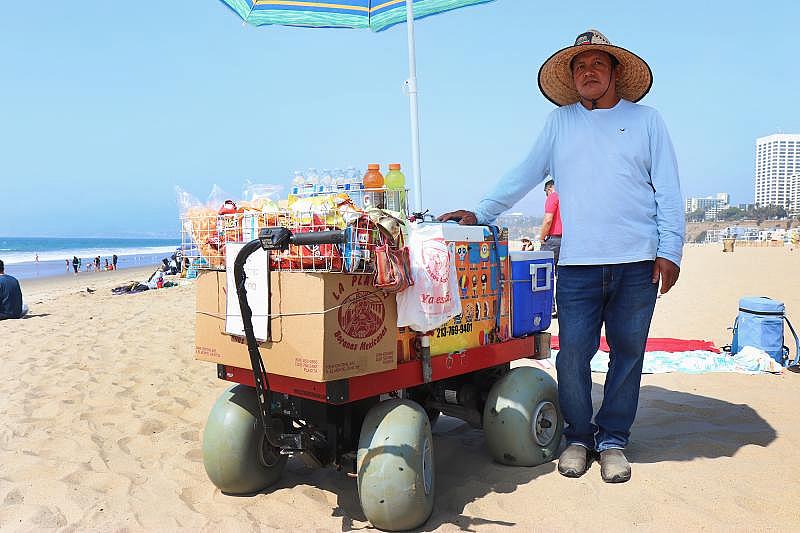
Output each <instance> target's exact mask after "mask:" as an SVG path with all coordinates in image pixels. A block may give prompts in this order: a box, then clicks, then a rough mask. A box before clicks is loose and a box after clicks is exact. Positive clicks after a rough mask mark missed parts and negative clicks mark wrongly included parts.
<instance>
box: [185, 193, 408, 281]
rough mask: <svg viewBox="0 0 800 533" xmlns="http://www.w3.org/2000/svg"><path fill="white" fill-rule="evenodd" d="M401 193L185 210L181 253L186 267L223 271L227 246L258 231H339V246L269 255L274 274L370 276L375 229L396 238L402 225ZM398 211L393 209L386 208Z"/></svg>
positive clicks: (403, 195)
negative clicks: (260, 208) (225, 210)
mask: <svg viewBox="0 0 800 533" xmlns="http://www.w3.org/2000/svg"><path fill="white" fill-rule="evenodd" d="M407 197H408V194H407V191H405V190H403V191H396V190H382V189H381V190H377V189H359V190H356V191H349V193H347V194H343V193H323V194H320V193H311V194H297V195H292V196H291V197H290V199H289V206H288V207H285V208H278V209H275V208H271V209H269V210H266V209H265V210H264V211H257V210H253V209H237V210H236V211H235V212H229V213H223V214H218V213H216V212H214V211H213V210H211V209H201V208H195V209H190V210H188V211H187V212H186V213H184V214H183V215H182V216H181V249H182V250H183V256H184V258H185V261H187V262H188V266H189V267H190V268H195V269H198V270H224V269H225V249H226V245H227V244H228V243H242V242H249V241H251V240H253V239H257V238H258V235H259V232H260V231H261V230H262V229H263V228H269V227H284V228H287V229H289V230H291V231H292V232H293V233H306V232H314V231H328V230H337V229H338V230H344V231H345V235H346V239H345V243H344V244H341V245H339V244H323V245H316V246H294V245H291V246H290V247H289V249H288V250H286V251H283V252H278V251H273V252H272V253H271V261H272V263H271V267H272V268H273V269H275V270H287V271H303V272H308V271H311V272H340V273H341V272H347V273H363V274H366V273H371V272H372V271H373V269H372V259H373V257H374V250H375V246H377V245H379V244H380V243H381V235H380V231H379V230H378V227H377V224H381V225H382V226H384V228H386V229H388V230H389V232H390V233H391V234H392V235H393V236H394V237H397V236H398V235H399V233H400V232H401V231H402V228H403V221H404V220H405V213H406V212H407V209H406V199H407ZM394 207H398V208H399V209H391V208H394Z"/></svg>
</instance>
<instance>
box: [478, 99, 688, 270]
mask: <svg viewBox="0 0 800 533" xmlns="http://www.w3.org/2000/svg"><path fill="white" fill-rule="evenodd" d="M548 175H550V176H552V177H553V179H554V180H555V182H556V190H558V193H559V196H560V199H561V205H560V209H561V220H562V224H563V229H564V233H563V238H562V241H561V258H560V259H559V265H602V264H618V263H632V262H636V261H647V260H653V259H655V258H656V257H663V258H665V259H669V260H670V261H672V262H673V263H675V264H676V265H680V262H681V256H682V251H683V250H682V249H683V236H684V212H683V202H682V197H681V191H680V181H679V178H678V163H677V160H676V158H675V150H674V149H673V147H672V141H671V140H670V138H669V133H668V132H667V128H666V126H665V125H664V121H663V120H662V119H661V115H659V113H658V111H656V110H655V109H653V108H650V107H647V106H643V105H638V104H634V103H632V102H629V101H627V100H620V101H619V103H618V104H617V105H616V106H614V107H613V108H610V109H595V110H593V111H590V110H588V109H586V108H585V107H583V106H582V105H581V104H580V103H576V104H573V105H569V106H564V107H560V108H558V109H556V110H554V111H553V112H552V113H550V115H549V116H548V118H547V120H546V122H545V125H544V128H543V129H542V132H541V134H540V135H539V138H538V139H537V140H536V143H535V144H534V145H533V148H532V149H531V151H530V153H529V154H528V156H527V157H526V158H525V160H524V161H522V163H520V164H519V165H518V166H517V167H516V168H514V169H512V170H511V171H510V172H509V173H508V174H506V175H505V176H504V177H503V178H502V179H501V180H500V182H499V183H498V184H497V186H496V187H495V188H494V190H493V191H492V192H491V193H489V195H488V196H486V197H485V198H484V199H483V200H481V202H480V204H479V205H478V208H477V209H476V210H475V214H476V215H477V217H478V222H479V223H480V224H489V223H491V222H493V221H494V220H495V219H496V218H497V216H498V215H500V214H501V213H503V212H504V211H507V210H508V209H511V207H513V205H514V204H515V203H517V202H518V201H519V200H520V199H522V197H523V196H525V194H527V193H528V191H530V190H531V189H533V188H534V187H536V186H537V185H538V184H539V183H541V182H542V181H543V180H544V179H545V177H547V176H548Z"/></svg>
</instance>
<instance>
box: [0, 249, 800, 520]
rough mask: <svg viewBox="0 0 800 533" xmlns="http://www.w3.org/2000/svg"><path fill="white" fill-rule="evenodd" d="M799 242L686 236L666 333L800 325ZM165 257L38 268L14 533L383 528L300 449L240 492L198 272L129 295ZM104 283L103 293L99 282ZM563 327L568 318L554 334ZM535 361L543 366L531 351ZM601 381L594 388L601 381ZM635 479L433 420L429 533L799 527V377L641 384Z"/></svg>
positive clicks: (12, 502) (687, 335)
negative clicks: (496, 444)
mask: <svg viewBox="0 0 800 533" xmlns="http://www.w3.org/2000/svg"><path fill="white" fill-rule="evenodd" d="M798 272H800V252H796V253H795V254H794V255H792V254H790V253H789V252H788V251H787V250H784V249H782V248H772V249H769V248H763V249H737V250H736V251H735V252H734V253H733V254H724V253H722V251H721V246H719V247H717V246H714V247H687V248H686V250H685V261H684V265H683V270H682V273H681V278H680V281H679V282H678V285H677V286H676V288H675V289H674V290H673V291H672V292H670V293H669V294H667V295H665V296H663V297H661V298H660V299H659V301H658V304H657V308H656V316H655V319H654V323H653V326H652V329H651V336H653V337H676V338H682V339H707V340H712V341H714V342H715V343H716V344H717V345H722V344H727V343H729V342H730V332H729V331H728V330H727V329H726V328H728V327H729V326H731V325H732V323H733V319H734V317H735V315H736V312H737V302H738V299H739V298H740V297H741V296H747V295H759V296H760V295H765V296H771V297H774V298H777V299H781V300H783V301H784V302H785V303H786V307H787V310H788V313H789V316H790V317H791V318H793V319H794V321H795V324H797V325H800V276H799V275H798ZM149 273H150V268H144V269H130V270H124V271H117V272H108V273H97V274H93V275H86V274H82V275H80V276H77V277H75V276H62V277H57V278H51V279H44V280H36V281H24V282H23V283H22V286H23V291H24V296H25V301H26V302H27V303H29V304H30V306H31V316H29V317H28V318H26V319H24V320H14V321H4V322H0V335H2V339H3V342H2V343H0V360H2V361H3V365H2V369H0V415H1V416H0V529H2V530H3V531H17V530H20V531H33V530H40V529H42V528H58V529H60V530H66V531H75V530H100V531H125V530H130V531H172V530H192V531H197V530H201V531H220V530H221V531H242V530H301V531H350V530H354V529H368V528H369V523H368V522H367V521H366V519H365V517H364V515H363V513H362V512H361V509H360V507H359V504H358V495H357V489H356V483H355V481H354V480H353V479H351V478H348V477H347V476H346V475H345V473H343V472H336V471H333V470H330V469H322V470H309V469H307V468H305V467H304V466H303V464H302V463H301V462H300V461H298V460H290V462H289V465H288V467H287V469H286V472H285V474H284V476H283V478H282V480H281V481H280V482H279V483H278V484H277V485H276V486H274V487H272V488H270V489H268V490H266V491H264V492H263V493H261V494H257V495H254V496H247V497H233V496H226V495H223V494H221V493H220V492H219V490H217V489H216V488H215V487H214V486H213V484H212V483H211V482H210V481H209V480H208V478H207V477H206V474H205V471H204V469H203V464H202V453H201V436H202V431H203V427H204V423H205V419H206V417H207V415H208V412H209V410H210V408H211V406H212V404H213V403H214V401H215V399H216V398H217V396H218V395H219V394H220V393H221V392H222V391H223V390H224V389H225V388H226V387H227V385H228V384H227V383H226V382H223V381H221V380H219V379H217V378H216V374H215V367H214V365H212V364H209V363H202V362H197V361H195V360H194V359H193V351H194V347H193V342H194V319H195V310H194V285H193V284H192V282H186V283H185V284H184V285H182V286H180V287H176V288H170V289H163V290H157V291H147V292H144V293H141V294H136V295H127V296H112V295H111V292H110V289H111V288H112V287H113V286H116V285H119V284H121V283H122V282H125V281H127V280H137V279H142V278H146V277H147V276H148V274H149ZM87 288H90V289H92V290H93V292H89V291H87ZM557 329H558V328H557V325H554V327H553V328H551V331H553V332H554V333H556V332H557ZM522 364H530V363H529V362H523V363H522ZM603 378H604V376H603V375H602V374H594V375H593V379H594V382H595V385H596V387H595V389H596V391H595V392H596V399H597V400H599V398H600V394H601V393H602V385H603ZM642 382H643V383H642V392H641V401H640V408H639V414H638V418H637V421H636V424H635V425H634V428H633V430H632V431H633V435H632V442H631V445H630V447H629V449H628V452H629V453H628V456H629V458H630V460H631V462H632V463H633V479H632V480H631V481H630V482H628V483H625V484H621V485H608V484H605V483H603V482H602V481H601V479H600V472H599V466H598V465H597V464H594V465H593V466H592V468H591V470H590V472H588V473H587V474H586V475H585V476H583V477H582V478H580V479H568V478H565V477H562V476H561V475H559V474H558V472H557V471H556V465H555V463H554V462H553V463H549V464H545V465H542V466H539V467H535V468H512V467H507V466H502V465H499V464H496V463H494V462H493V461H492V460H491V458H490V456H489V454H488V451H487V450H486V446H485V443H484V439H483V435H482V432H481V431H479V430H475V429H472V428H470V427H469V426H468V425H466V424H465V423H462V422H461V421H460V420H457V419H453V418H442V419H441V420H440V421H439V423H438V424H437V425H436V427H435V429H434V440H435V442H434V446H435V455H436V475H437V486H436V491H437V492H436V505H435V508H434V512H433V516H432V517H431V518H430V520H429V521H428V522H427V523H426V525H425V526H424V530H438V531H459V530H461V531H510V530H520V531H523V530H527V531H531V530H546V531H573V530H611V529H621V530H631V529H640V528H645V529H647V530H667V529H669V530H687V529H688V530H701V529H702V530H740V531H742V530H782V531H786V530H800V508H798V506H797V505H795V504H793V503H791V502H792V500H793V498H794V497H795V495H796V494H798V493H800V454H799V453H798V452H797V450H798V449H800V409H798V402H797V398H798V393H799V392H800V375H798V374H793V373H784V374H783V375H755V376H753V375H742V374H705V375H686V374H660V375H646V376H644V377H643V380H642Z"/></svg>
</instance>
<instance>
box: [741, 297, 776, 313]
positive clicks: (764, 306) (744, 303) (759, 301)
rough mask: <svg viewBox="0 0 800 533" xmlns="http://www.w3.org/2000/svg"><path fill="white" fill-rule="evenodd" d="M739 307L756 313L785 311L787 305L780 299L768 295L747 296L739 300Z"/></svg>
mask: <svg viewBox="0 0 800 533" xmlns="http://www.w3.org/2000/svg"><path fill="white" fill-rule="evenodd" d="M739 309H742V310H744V311H754V312H756V313H781V314H782V313H783V312H784V311H785V306H784V305H783V302H781V301H779V300H773V299H772V298H767V297H766V296H745V297H744V298H741V299H740V300H739Z"/></svg>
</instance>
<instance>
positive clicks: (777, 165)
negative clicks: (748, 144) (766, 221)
mask: <svg viewBox="0 0 800 533" xmlns="http://www.w3.org/2000/svg"><path fill="white" fill-rule="evenodd" d="M798 174H800V134H797V133H791V134H790V133H776V134H774V135H768V136H766V137H760V138H758V139H756V175H755V192H756V195H755V196H756V206H758V207H765V206H779V207H783V208H784V209H787V210H792V209H793V208H794V209H795V210H797V209H798V208H800V184H798V183H797V180H798V179H800V178H798V177H797V176H798Z"/></svg>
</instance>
